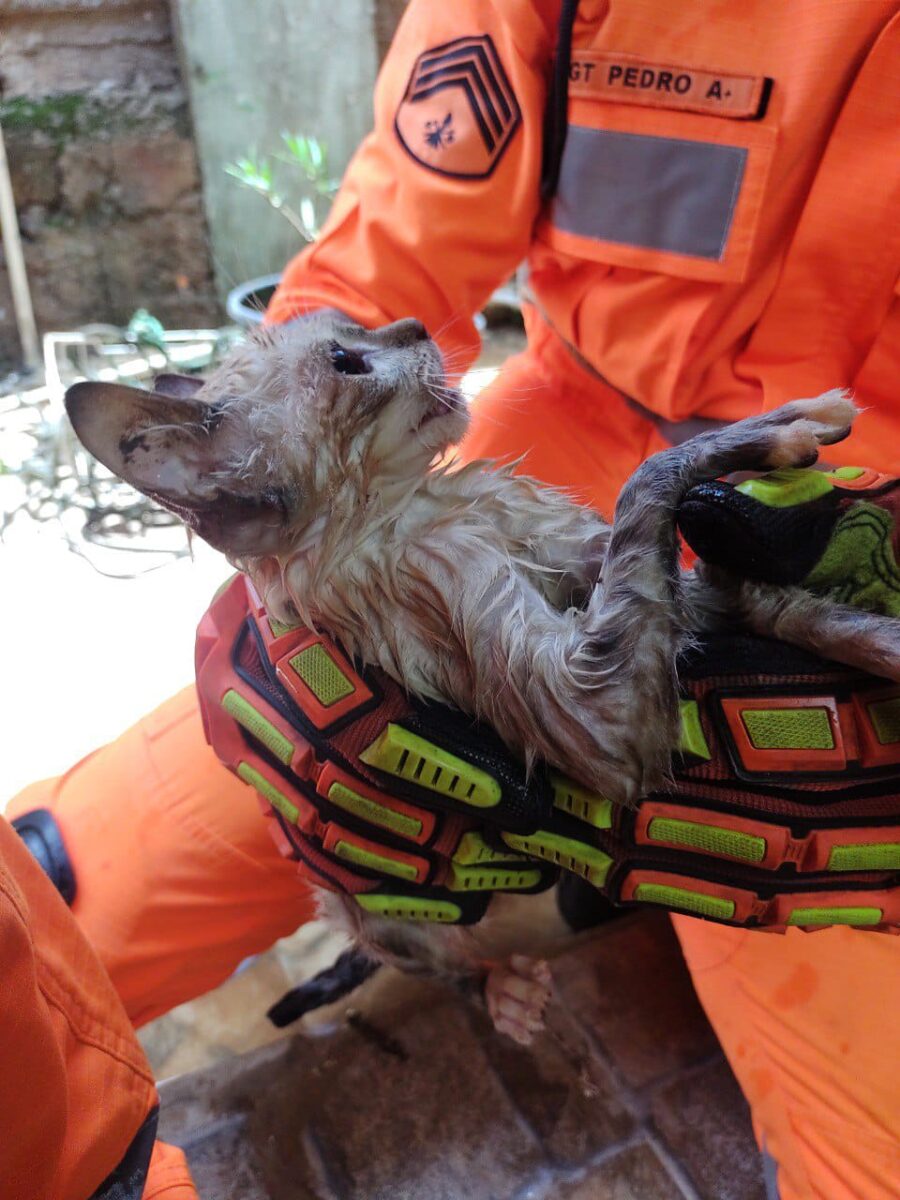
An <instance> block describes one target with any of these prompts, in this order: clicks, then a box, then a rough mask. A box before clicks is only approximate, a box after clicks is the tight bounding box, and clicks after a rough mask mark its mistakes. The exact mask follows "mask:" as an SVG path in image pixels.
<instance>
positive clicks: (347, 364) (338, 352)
mask: <svg viewBox="0 0 900 1200" xmlns="http://www.w3.org/2000/svg"><path fill="white" fill-rule="evenodd" d="M330 354H331V365H332V366H333V367H334V369H335V370H336V371H337V372H338V373H339V374H341V375H368V374H369V372H370V371H371V370H372V368H371V367H370V366H369V364H368V363H367V362H366V360H365V358H364V357H363V355H362V354H357V352H356V351H355V350H347V349H345V348H344V347H343V346H340V345H338V343H337V342H332V343H331V347H330Z"/></svg>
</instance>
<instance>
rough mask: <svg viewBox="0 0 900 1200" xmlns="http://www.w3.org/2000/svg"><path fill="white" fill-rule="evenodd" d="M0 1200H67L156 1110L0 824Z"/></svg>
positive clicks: (120, 1011) (78, 955) (126, 1045)
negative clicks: (6, 1199) (0, 967)
mask: <svg viewBox="0 0 900 1200" xmlns="http://www.w3.org/2000/svg"><path fill="white" fill-rule="evenodd" d="M0 955H2V962H3V983H2V987H0V1113H2V1122H0V1124H2V1145H0V1196H4V1197H10V1198H11V1197H15V1198H16V1200H78V1198H79V1197H84V1196H89V1195H91V1194H92V1193H93V1192H94V1191H95V1190H96V1188H97V1187H98V1186H99V1185H100V1184H101V1183H102V1182H103V1181H104V1180H105V1179H106V1177H107V1176H108V1175H109V1174H110V1173H111V1172H112V1171H113V1169H114V1168H115V1167H117V1166H118V1164H119V1163H120V1162H121V1160H122V1157H123V1156H124V1154H125V1152H126V1150H127V1149H128V1147H129V1146H130V1144H131V1142H132V1139H133V1138H134V1136H135V1133H136V1132H137V1130H138V1129H139V1128H140V1126H141V1125H142V1123H143V1121H144V1119H145V1118H146V1117H147V1115H148V1113H149V1112H150V1110H151V1109H152V1108H153V1107H154V1105H155V1104H156V1090H155V1087H154V1084H153V1078H152V1075H151V1073H150V1068H149V1065H148V1063H147V1060H146V1058H145V1057H144V1054H143V1051H142V1050H141V1048H140V1046H139V1045H138V1041H137V1038H136V1037H135V1035H134V1030H133V1029H132V1027H131V1025H130V1023H129V1021H128V1018H127V1016H126V1015H125V1009H124V1008H123V1006H122V1002H121V1000H120V999H119V998H118V996H117V995H116V994H115V992H114V990H113V987H112V984H111V983H110V980H109V977H108V976H107V975H106V972H105V971H104V970H103V967H102V966H101V964H100V961H99V959H98V958H97V956H96V954H95V953H94V951H93V950H92V949H91V947H90V946H89V945H88V943H87V941H86V940H85V938H84V935H83V934H82V932H81V930H80V929H79V928H78V925H77V924H76V921H75V918H74V917H73V916H72V914H71V913H70V912H69V910H68V909H67V908H66V905H65V903H64V902H63V900H62V899H61V898H60V896H59V895H58V894H57V892H56V889H55V888H54V887H53V885H52V884H51V883H50V881H49V880H48V879H47V877H46V876H45V875H44V873H43V872H42V871H41V869H40V867H39V866H38V865H37V863H36V862H35V861H34V859H33V858H32V857H31V854H30V853H29V851H28V849H27V848H26V846H25V844H24V843H23V842H22V841H21V840H20V839H19V837H18V835H17V834H16V833H15V832H14V830H13V829H12V827H11V826H10V825H9V824H8V823H7V822H6V821H4V820H2V818H0Z"/></svg>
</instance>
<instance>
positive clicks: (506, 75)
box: [269, 0, 900, 470]
mask: <svg viewBox="0 0 900 1200" xmlns="http://www.w3.org/2000/svg"><path fill="white" fill-rule="evenodd" d="M559 11H560V3H559V0H543V2H541V0H532V2H531V3H527V2H524V0H494V2H493V3H491V2H489V0H458V2H457V3H454V4H433V3H427V2H424V0H422V2H419V3H416V2H414V3H412V4H411V5H410V7H409V9H408V10H407V13H406V15H405V17H404V19H403V21H402V23H401V26H400V30H399V32H398V34H397V37H396V39H395V41H394V44H393V47H392V49H391V51H390V54H389V56H388V59H387V61H386V64H385V67H384V69H383V71H382V74H381V78H380V80H379V83H378V88H377V91H376V96H375V130H374V132H373V133H372V135H371V136H370V137H369V138H367V139H366V141H365V142H364V143H363V145H362V146H361V148H360V150H359V152H358V153H357V155H356V157H355V158H354V160H353V162H352V164H351V166H350V168H349V170H348V172H347V175H346V177H345V180H344V183H343V187H342V189H341V192H340V195H339V197H338V199H337V202H336V204H335V206H334V209H333V211H332V214H331V217H330V219H329V221H328V223H327V225H326V227H325V230H324V233H323V236H322V238H321V240H320V242H319V244H318V245H316V246H315V247H313V248H312V249H310V250H307V251H306V252H304V253H303V254H301V255H300V256H299V257H298V258H297V259H295V260H294V261H293V262H292V263H291V265H290V266H289V268H288V270H287V272H286V274H285V277H284V281H283V285H282V288H281V290H280V293H279V294H278V295H277V296H276V298H275V300H274V303H273V305H272V307H271V308H270V310H269V317H270V319H273V320H276V321H281V320H285V319H286V318H288V317H289V316H291V315H294V314H296V313H298V312H302V311H304V310H305V309H307V308H309V307H315V306H320V305H330V306H333V307H336V308H340V309H342V310H343V311H344V312H346V313H348V314H349V315H351V316H353V317H355V318H356V319H358V320H359V321H360V322H361V323H364V324H368V323H372V324H374V323H380V322H384V321H390V320H395V319H397V318H400V317H404V316H408V315H415V316H417V317H419V318H420V319H421V320H423V321H424V322H425V324H426V325H427V326H428V328H429V329H430V330H431V331H433V332H434V333H435V334H436V336H437V337H438V340H439V341H440V343H441V344H442V346H443V348H444V349H445V350H446V351H447V353H448V354H449V356H450V359H451V362H452V363H453V364H454V366H457V367H461V366H464V365H465V364H467V363H468V362H470V361H471V359H472V357H473V355H474V354H475V352H476V348H477V336H476V334H475V330H474V327H473V324H472V314H473V313H474V312H476V311H477V310H478V308H479V306H480V305H481V304H482V303H483V302H484V301H485V300H486V298H487V297H488V296H489V294H490V293H491V291H492V290H493V289H494V288H495V287H496V286H497V285H498V284H500V283H501V282H503V281H504V279H506V278H507V277H508V276H509V275H510V274H511V273H512V272H513V270H514V269H515V268H516V267H517V266H518V264H520V263H521V262H522V261H523V260H526V261H527V264H528V274H529V285H530V288H531V291H532V292H533V296H534V301H535V305H536V309H537V313H538V314H539V317H538V319H540V320H542V321H544V322H546V323H548V324H549V325H550V326H551V327H552V329H553V330H554V331H555V333H556V334H557V335H558V337H559V339H561V341H562V342H564V343H566V344H568V345H569V346H570V347H572V348H574V349H575V350H576V351H577V352H578V354H579V355H580V356H582V358H583V359H584V360H585V361H586V363H587V364H589V367H590V368H591V369H592V370H593V371H594V372H596V373H598V374H599V375H600V376H602V378H603V379H604V380H606V381H607V382H608V383H609V384H610V385H611V386H612V388H613V389H614V390H615V391H616V392H617V393H619V394H620V395H621V396H624V397H627V398H629V400H630V401H635V402H637V404H639V405H640V406H642V407H643V408H644V409H646V410H649V411H650V412H651V413H652V414H654V415H655V416H656V417H658V418H662V419H663V420H664V421H670V422H681V421H684V420H685V419H686V418H690V417H694V416H697V415H702V416H708V417H719V418H730V419H733V418H737V417H741V416H746V415H747V414H748V413H750V412H752V411H755V410H758V409H759V408H760V407H766V408H768V407H773V406H776V405H778V404H781V403H783V402H784V401H786V400H789V399H793V398H796V397H798V396H807V395H813V394H817V393H818V392H821V391H825V390H827V389H828V388H831V387H836V386H847V387H852V388H853V389H854V391H855V393H856V395H857V396H858V398H859V400H860V401H861V403H862V404H863V405H867V406H871V407H872V408H873V410H874V411H873V412H872V413H871V414H870V415H869V416H868V418H867V420H866V421H865V423H864V425H863V426H862V428H861V429H860V431H859V433H858V434H857V435H856V436H855V437H854V443H853V449H854V453H855V454H856V456H857V457H858V458H860V459H862V460H869V461H872V462H873V463H874V462H876V461H877V462H878V463H879V465H880V466H881V467H882V469H885V470H888V469H890V470H896V469H897V468H898V466H900V436H898V432H897V431H898V428H900V389H898V386H897V381H898V378H900V292H898V281H900V13H898V4H897V2H896V0H840V2H831V0H828V2H826V0H791V2H790V3H783V4H772V3H770V2H769V0H742V2H741V3H726V4H723V3H721V0H691V2H690V3H686V4H672V3H669V2H668V0H582V3H580V4H578V5H577V15H576V19H575V22H574V29H573V31H572V48H571V68H570V70H569V72H568V75H569V81H568V135H567V138H566V143H565V150H564V152H563V155H562V160H561V163H560V169H559V177H558V185H557V187H556V190H555V193H554V195H553V196H551V197H549V198H548V199H547V200H545V201H542V199H541V186H540V180H541V170H542V154H543V152H544V137H543V128H544V120H545V109H546V106H547V100H548V79H549V78H550V76H551V72H552V65H553V52H554V44H555V41H556V29H557V22H558V19H559ZM597 403H598V404H600V405H602V403H603V394H602V392H598V399H597ZM666 429H667V426H665V425H664V426H663V430H664V431H665V430H666ZM888 443H889V445H888Z"/></svg>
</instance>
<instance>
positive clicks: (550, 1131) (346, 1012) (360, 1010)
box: [144, 913, 764, 1200]
mask: <svg viewBox="0 0 900 1200" xmlns="http://www.w3.org/2000/svg"><path fill="white" fill-rule="evenodd" d="M310 937H311V940H312V942H313V945H314V946H315V947H316V950H317V952H320V953H324V944H323V942H322V941H321V940H317V938H318V934H312V935H310V934H309V933H308V932H305V933H304V934H302V935H300V939H299V940H295V939H289V942H288V943H282V944H281V945H280V946H279V947H276V949H275V950H274V951H272V952H271V953H270V954H269V955H266V956H264V957H263V958H261V959H259V960H257V962H256V963H255V964H254V965H253V966H252V967H250V968H248V969H247V970H246V971H245V972H243V974H242V975H240V976H238V977H236V978H235V979H233V980H231V981H230V982H229V983H227V984H226V985H225V986H224V987H223V988H221V989H219V992H218V993H217V994H214V995H212V996H210V997H208V998H206V999H204V1000H202V1001H198V1002H197V1003H196V1004H195V1005H186V1006H184V1008H183V1009H182V1010H180V1011H179V1012H176V1013H175V1014H172V1016H170V1017H166V1018H163V1019H162V1020H161V1021H158V1022H156V1023H155V1025H154V1026H151V1027H150V1028H149V1029H148V1031H147V1032H146V1034H145V1035H144V1042H145V1045H147V1046H148V1049H149V1051H150V1053H151V1057H152V1058H153V1061H154V1063H155V1065H156V1066H157V1068H158V1069H161V1070H163V1071H165V1070H166V1069H167V1067H168V1068H171V1067H172V1066H173V1065H182V1064H184V1063H185V1062H186V1061H187V1057H188V1045H189V1046H190V1053H191V1054H192V1055H193V1056H194V1058H195V1060H196V1061H198V1062H202V1063H207V1064H208V1063H214V1065H211V1066H205V1067H204V1069H202V1070H199V1071H197V1072H196V1073H194V1074H191V1075H185V1076H181V1077H180V1078H177V1079H173V1080H171V1081H170V1082H169V1083H167V1084H164V1085H163V1087H162V1096H163V1112H162V1127H161V1132H162V1135H163V1136H164V1137H165V1138H167V1139H168V1140H170V1141H175V1142H177V1143H179V1144H181V1145H183V1146H184V1147H185V1149H186V1151H187V1153H188V1157H189V1160H190V1162H191V1165H192V1168H193V1170H194V1172H195V1177H196V1182H197V1185H198V1188H199V1190H200V1194H201V1197H203V1198H204V1200H470V1198H472V1200H482V1198H483V1200H525V1198H528V1200H542V1198H544V1197H559V1198H560V1200H763V1196H764V1190H763V1183H762V1175H761V1170H760V1165H759V1158H758V1154H757V1152H756V1147H755V1144H754V1141H753V1137H752V1133H751V1130H750V1124H749V1119H748V1115H747V1111H746V1106H745V1104H744V1101H743V1099H742V1097H741V1095H740V1093H739V1091H738V1089H737V1085H736V1084H735V1082H734V1079H733V1077H732V1076H731V1073H730V1071H729V1070H728V1067H727V1065H726V1064H725V1062H724V1060H723V1058H722V1056H721V1053H720V1052H719V1050H718V1048H717V1045H716V1041H715V1038H714V1036H713V1034H712V1031H711V1030H710V1029H709V1026H708V1025H707V1023H706V1019H705V1017H704V1016H703V1014H702V1012H701V1010H700V1007H699V1005H698V1004H697V1001H696V999H695V997H694V994H693V991H692V989H691V985H690V981H689V980H688V977H687V974H686V971H685V968H684V965H683V963H682V961H681V957H680V953H679V950H678V947H677V943H676V942H675V938H674V935H673V934H672V932H671V929H670V927H669V924H668V921H667V920H666V918H665V917H663V916H662V914H657V913H642V914H641V915H640V916H637V915H636V916H629V917H626V918H622V919H620V920H618V921H616V922H613V923H612V924H610V925H608V926H605V927H602V928H601V929H600V930H598V931H597V932H596V933H595V934H593V935H591V936H589V937H587V938H586V939H585V938H582V939H580V940H578V941H577V943H576V944H575V945H574V946H573V947H572V948H571V949H569V950H568V951H566V952H565V953H564V954H562V956H561V957H558V958H556V959H555V960H554V962H553V974H554V980H555V983H556V992H557V997H556V1000H555V1001H554V1003H553V1005H552V1007H551V1009H550V1012H549V1013H548V1019H547V1031H546V1032H545V1033H544V1034H543V1035H542V1036H541V1037H540V1039H539V1040H538V1041H537V1043H536V1044H535V1046H534V1047H532V1048H531V1049H529V1050H523V1049H521V1048H520V1047H518V1046H516V1045H514V1044H513V1043H512V1042H510V1041H508V1040H507V1039H504V1038H501V1037H498V1036H497V1035H496V1034H495V1033H494V1032H493V1030H492V1029H491V1027H490V1023H489V1022H488V1020H487V1019H486V1017H485V1015H484V1013H483V1012H482V1011H480V1010H479V1009H477V1008H475V1007H473V1006H472V1005H470V1004H469V1003H468V1002H466V1001H464V1000H462V999H460V998H459V997H458V996H457V995H455V994H454V993H452V992H450V991H447V990H443V989H441V988H439V987H437V986H435V985H433V984H428V983H423V982H420V981H418V980H411V979H409V978H404V977H401V976H399V975H397V974H395V973H393V972H391V971H388V970H384V971H382V972H379V973H378V974H377V975H376V976H375V977H374V978H373V979H372V980H370V981H369V983H367V984H366V985H364V987H363V988H362V989H360V990H359V991H358V992H357V993H355V994H354V995H353V996H351V997H350V998H348V1000H346V1001H345V1002H343V1003H342V1004H340V1005H338V1006H333V1007H332V1008H331V1009H330V1010H328V1011H326V1012H324V1013H320V1014H319V1015H318V1016H317V1017H316V1019H315V1020H311V1019H310V1018H306V1019H305V1020H304V1022H302V1023H301V1025H300V1027H299V1028H298V1029H296V1030H295V1031H293V1032H292V1033H291V1035H290V1036H288V1037H277V1038H273V1033H272V1031H269V1030H266V1029H265V1025H264V1022H263V1021H262V1016H261V1014H262V1012H263V1009H264V1008H265V1006H266V1005H267V1004H268V1003H270V1002H271V1000H272V999H275V998H278V996H279V995H280V993H281V991H282V990H283V989H284V987H285V986H286V985H287V984H289V983H290V984H292V983H294V982H296V980H297V973H296V970H297V966H300V967H302V968H303V969H304V970H305V969H306V966H307V963H306V957H305V956H306V946H305V944H304V943H305V939H307V938H310ZM292 943H293V944H292ZM298 958H299V962H298ZM239 1030H242V1031H243V1032H242V1033H239V1032H238V1031H239ZM198 1035H199V1036H198ZM180 1039H185V1042H184V1044H183V1045H182V1047H181V1049H179V1047H178V1042H179V1040H180ZM238 1042H241V1043H242V1044H244V1045H246V1046H247V1047H249V1046H251V1045H252V1046H255V1047H257V1048H256V1049H254V1050H252V1051H250V1052H249V1053H245V1054H243V1055H240V1056H237V1057H235V1056H234V1054H233V1050H234V1049H235V1048H236V1045H237V1043H238Z"/></svg>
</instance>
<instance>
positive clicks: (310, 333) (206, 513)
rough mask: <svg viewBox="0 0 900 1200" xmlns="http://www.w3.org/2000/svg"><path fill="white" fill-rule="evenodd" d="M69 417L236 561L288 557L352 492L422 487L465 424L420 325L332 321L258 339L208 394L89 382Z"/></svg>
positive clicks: (316, 319)
mask: <svg viewBox="0 0 900 1200" xmlns="http://www.w3.org/2000/svg"><path fill="white" fill-rule="evenodd" d="M66 408H67V409H68V412H69V416H70V418H71V420H72V424H73V426H74V427H75V432H76V433H77V434H78V436H79V438H80V439H81V441H82V442H83V443H84V445H85V446H86V447H87V449H88V450H90V451H91V453H92V454H93V455H94V456H95V457H96V458H98V459H99V460H100V461H101V462H102V463H104V465H105V466H107V467H108V468H109V469H110V470H111V471H113V472H114V473H115V474H116V475H119V476H120V477H121V478H122V479H124V480H126V481H127V482H128V483H130V484H131V485H132V486H133V487H135V488H137V489H138V490H139V491H141V492H144V493H145V494H146V495H148V496H150V497H151V498H152V499H154V500H156V501H158V502H159V503H160V504H162V505H164V506H165V507H166V508H169V509H171V510H172V511H173V512H176V513H177V514H178V515H179V516H180V517H182V518H183V520H184V521H185V522H186V523H187V524H188V525H189V526H191V527H192V528H193V529H194V530H195V531H196V532H197V533H198V534H199V535H200V536H201V537H202V538H204V539H205V540H206V541H208V542H209V543H210V544H211V545H213V546H215V547H216V548H217V549H219V550H223V551H224V552H225V553H226V554H228V555H229V556H231V557H233V558H245V557H247V556H255V555H272V554H276V555H277V554H280V553H288V552H289V551H290V550H291V548H292V545H293V544H294V543H295V542H296V541H297V539H298V538H302V537H303V535H304V532H305V531H307V530H309V529H310V527H312V526H313V525H314V524H315V523H316V522H317V521H320V520H321V519H322V517H323V516H327V515H328V514H329V513H330V511H331V508H332V505H333V504H334V503H335V501H336V500H337V498H338V497H339V496H344V497H346V496H347V494H348V492H349V493H350V494H353V493H354V491H355V492H356V493H358V500H359V502H360V503H362V502H364V501H365V500H366V499H371V498H373V497H376V496H377V495H378V493H379V492H382V491H383V492H386V491H387V490H389V489H390V488H392V487H393V486H394V485H396V484H401V485H403V484H407V483H414V482H415V481H416V480H417V479H418V478H420V477H422V476H423V475H424V474H425V472H426V471H427V470H428V468H429V466H430V465H431V464H432V463H433V462H434V461H435V459H436V458H439V457H440V456H441V455H443V454H445V453H446V451H447V450H448V449H449V448H450V446H452V445H453V444H454V443H455V442H457V441H459V439H460V438H461V437H462V436H463V434H464V433H465V431H466V427H467V424H468V414H467V410H466V406H465V403H464V401H463V400H462V397H461V396H460V395H459V394H458V393H457V392H455V391H454V390H453V389H451V388H448V387H447V385H446V382H445V378H444V368H443V363H442V360H441V355H440V351H439V350H438V348H437V346H436V345H435V344H434V342H433V341H431V339H430V338H429V337H428V335H427V333H426V331H425V328H424V326H422V325H421V324H420V323H419V322H418V321H414V320H407V321H397V322H396V323H395V324H393V325H387V326H384V327H383V328H381V329H376V330H366V329H363V328H361V327H360V326H358V325H354V324H353V323H352V322H351V321H349V320H348V319H347V318H345V317H343V316H341V315H339V314H336V313H331V312H321V313H316V314H313V315H312V316H310V317H306V318H303V319H302V320H300V321H297V322H294V323H292V324H290V325H285V326H273V327H264V328H262V329H260V330H258V331H256V332H254V334H252V335H251V336H250V337H249V339H248V340H247V342H246V343H244V344H243V345H241V346H240V347H238V348H237V349H236V350H235V351H234V352H233V353H232V354H231V355H230V357H229V359H228V360H227V361H226V362H225V363H224V364H223V365H222V366H221V367H220V368H219V369H218V370H217V371H216V372H215V374H213V375H212V376H211V377H210V378H209V379H208V380H207V381H206V382H204V383H201V382H200V381H198V380H189V379H186V378H183V377H181V376H161V377H160V378H159V379H158V380H157V382H156V388H155V390H154V391H153V392H145V391H139V390H137V389H134V388H128V387H123V386H122V385H120V384H115V383H93V382H90V383H79V384H76V385H75V386H74V387H72V388H70V389H69V391H68V393H67V394H66Z"/></svg>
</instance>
